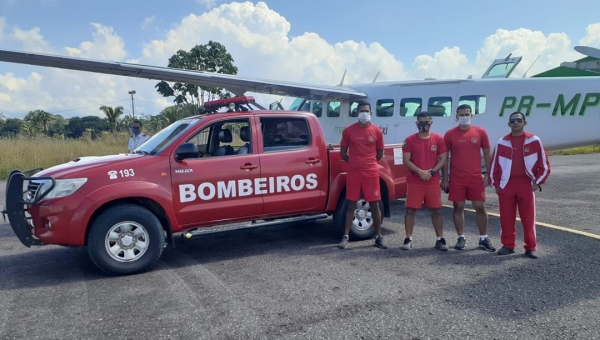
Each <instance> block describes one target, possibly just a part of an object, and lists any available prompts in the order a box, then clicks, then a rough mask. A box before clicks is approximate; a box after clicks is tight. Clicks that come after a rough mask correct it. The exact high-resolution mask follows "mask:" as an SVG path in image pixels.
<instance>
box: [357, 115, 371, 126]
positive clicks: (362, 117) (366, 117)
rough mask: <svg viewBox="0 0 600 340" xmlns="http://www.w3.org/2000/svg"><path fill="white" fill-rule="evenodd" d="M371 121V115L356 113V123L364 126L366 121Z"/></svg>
mask: <svg viewBox="0 0 600 340" xmlns="http://www.w3.org/2000/svg"><path fill="white" fill-rule="evenodd" d="M370 120H371V115H370V114H368V113H366V112H359V113H358V121H359V122H361V123H363V124H366V123H367V122H368V121H370Z"/></svg>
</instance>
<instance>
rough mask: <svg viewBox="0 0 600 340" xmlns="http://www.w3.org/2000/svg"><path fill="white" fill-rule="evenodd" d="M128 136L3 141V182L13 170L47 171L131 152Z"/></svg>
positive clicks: (0, 174) (0, 142) (0, 156)
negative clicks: (87, 158)
mask: <svg viewBox="0 0 600 340" xmlns="http://www.w3.org/2000/svg"><path fill="white" fill-rule="evenodd" d="M128 140H129V136H128V135H127V134H124V133H121V134H112V133H103V134H102V135H100V136H99V137H98V138H96V139H92V138H90V136H89V134H88V135H87V136H86V135H84V137H82V138H80V139H76V140H75V139H61V138H50V137H17V138H10V139H4V138H0V180H6V179H7V178H8V174H9V173H10V171H11V170H13V169H19V170H26V169H32V168H36V167H43V168H44V169H46V168H49V167H51V166H54V165H57V164H61V163H65V162H68V161H70V160H72V159H74V158H77V157H80V156H103V155H111V154H117V153H124V152H127V142H128Z"/></svg>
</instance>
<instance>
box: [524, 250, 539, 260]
mask: <svg viewBox="0 0 600 340" xmlns="http://www.w3.org/2000/svg"><path fill="white" fill-rule="evenodd" d="M525 256H526V257H529V258H530V259H537V258H538V256H537V255H536V253H535V250H526V251H525Z"/></svg>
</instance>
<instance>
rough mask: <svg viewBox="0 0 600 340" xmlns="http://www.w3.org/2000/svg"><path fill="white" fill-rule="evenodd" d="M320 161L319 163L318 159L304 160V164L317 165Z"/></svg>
mask: <svg viewBox="0 0 600 340" xmlns="http://www.w3.org/2000/svg"><path fill="white" fill-rule="evenodd" d="M320 161H321V160H320V159H314V158H311V159H308V160H306V161H305V162H304V163H306V164H310V165H313V164H317V163H319V162H320Z"/></svg>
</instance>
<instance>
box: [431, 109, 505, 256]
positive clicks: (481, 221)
mask: <svg viewBox="0 0 600 340" xmlns="http://www.w3.org/2000/svg"><path fill="white" fill-rule="evenodd" d="M472 117H473V113H472V111H471V107H470V106H469V105H466V104H463V105H460V106H459V107H458V108H457V109H456V119H457V120H458V126H457V127H454V128H452V129H450V130H448V131H447V132H446V134H445V135H444V141H445V142H446V147H447V149H448V152H449V153H450V156H449V160H450V161H449V162H448V163H450V176H448V166H447V165H446V166H444V167H443V168H442V183H441V184H440V186H441V187H442V189H444V190H446V192H448V200H450V201H452V202H453V205H454V212H453V218H454V227H455V228H456V232H457V233H458V240H457V242H456V245H455V246H454V248H455V249H458V250H462V249H465V246H466V242H467V241H466V238H465V235H464V233H463V227H464V223H465V216H464V208H465V202H466V200H470V201H471V203H472V205H473V209H475V211H476V213H475V220H476V222H477V227H478V229H479V248H481V249H484V250H487V251H489V252H494V251H495V250H496V248H494V246H492V242H491V241H490V239H489V237H488V236H487V225H488V216H487V212H486V211H485V199H486V197H485V187H486V186H487V185H488V176H485V177H483V178H482V174H481V151H482V150H483V159H484V161H485V166H486V169H488V170H489V169H490V163H491V160H492V155H491V152H490V140H489V138H488V135H487V132H486V131H485V129H483V128H482V127H479V126H474V125H471V119H472ZM448 177H449V178H448Z"/></svg>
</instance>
